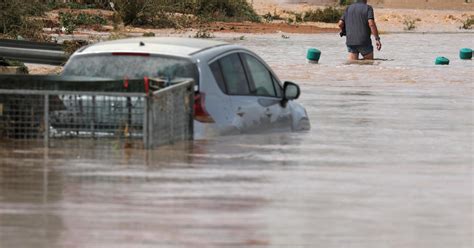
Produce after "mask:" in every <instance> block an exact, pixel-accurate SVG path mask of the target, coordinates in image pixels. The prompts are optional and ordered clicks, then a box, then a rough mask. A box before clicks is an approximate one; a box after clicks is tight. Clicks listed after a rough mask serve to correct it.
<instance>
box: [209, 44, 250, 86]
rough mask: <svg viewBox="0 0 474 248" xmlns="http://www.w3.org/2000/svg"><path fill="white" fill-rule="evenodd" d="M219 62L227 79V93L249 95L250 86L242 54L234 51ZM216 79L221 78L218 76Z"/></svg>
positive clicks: (225, 79)
mask: <svg viewBox="0 0 474 248" xmlns="http://www.w3.org/2000/svg"><path fill="white" fill-rule="evenodd" d="M218 63H219V65H220V68H221V72H222V77H223V78H224V81H225V86H226V88H227V94H230V95H249V94H250V88H249V84H248V81H247V76H246V75H245V70H244V67H243V65H242V61H241V60H240V56H239V55H238V54H236V53H234V54H231V55H228V56H225V57H223V58H221V59H220V60H218ZM216 80H219V78H218V77H216Z"/></svg>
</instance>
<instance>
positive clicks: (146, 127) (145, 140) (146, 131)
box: [143, 96, 152, 149]
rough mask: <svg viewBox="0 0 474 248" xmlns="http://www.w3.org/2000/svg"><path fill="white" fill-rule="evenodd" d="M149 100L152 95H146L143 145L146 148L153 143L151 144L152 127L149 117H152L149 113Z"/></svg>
mask: <svg viewBox="0 0 474 248" xmlns="http://www.w3.org/2000/svg"><path fill="white" fill-rule="evenodd" d="M149 101H150V97H149V96H145V99H144V101H143V102H144V106H143V107H144V110H143V113H144V115H143V146H144V147H145V149H150V148H151V145H150V137H149V135H150V133H151V132H150V130H149V129H151V126H152V125H150V124H149V121H148V119H149V118H150V116H149V114H150V111H149V110H148V108H149V107H150V106H149Z"/></svg>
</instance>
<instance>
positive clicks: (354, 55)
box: [349, 53, 359, 60]
mask: <svg viewBox="0 0 474 248" xmlns="http://www.w3.org/2000/svg"><path fill="white" fill-rule="evenodd" d="M349 60H359V54H358V53H349Z"/></svg>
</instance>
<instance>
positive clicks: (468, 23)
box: [459, 16, 474, 29]
mask: <svg viewBox="0 0 474 248" xmlns="http://www.w3.org/2000/svg"><path fill="white" fill-rule="evenodd" d="M472 26H474V16H470V17H469V18H467V19H466V20H464V21H462V26H461V27H459V28H460V29H472Z"/></svg>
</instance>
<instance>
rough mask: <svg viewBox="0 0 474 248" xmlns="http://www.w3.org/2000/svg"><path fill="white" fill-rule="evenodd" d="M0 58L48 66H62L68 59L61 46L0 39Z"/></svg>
mask: <svg viewBox="0 0 474 248" xmlns="http://www.w3.org/2000/svg"><path fill="white" fill-rule="evenodd" d="M0 57H3V58H5V59H9V60H17V61H21V62H24V63H37V64H48V65H62V64H64V63H65V62H66V61H67V59H68V56H67V55H66V54H65V52H64V50H63V46H62V45H59V44H54V43H43V42H32V41H21V40H5V39H0Z"/></svg>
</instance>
